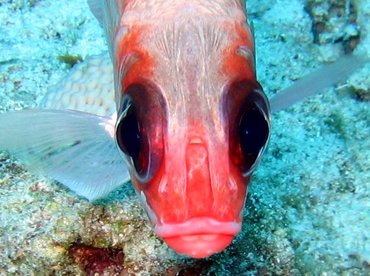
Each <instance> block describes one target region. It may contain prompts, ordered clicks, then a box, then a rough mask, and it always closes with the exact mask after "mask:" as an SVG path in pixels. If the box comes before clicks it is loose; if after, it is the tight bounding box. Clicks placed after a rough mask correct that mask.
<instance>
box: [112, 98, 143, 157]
mask: <svg viewBox="0 0 370 276" xmlns="http://www.w3.org/2000/svg"><path fill="white" fill-rule="evenodd" d="M116 139H117V144H118V146H119V148H120V149H121V150H122V151H123V152H124V153H126V154H127V155H129V156H131V158H132V159H133V161H134V164H135V163H137V160H138V158H139V154H140V148H141V133H140V125H139V121H138V118H137V114H136V110H135V107H134V105H133V103H129V104H128V106H127V107H126V110H125V114H123V116H122V118H121V120H120V122H119V124H118V126H117V130H116ZM135 161H136V162H135Z"/></svg>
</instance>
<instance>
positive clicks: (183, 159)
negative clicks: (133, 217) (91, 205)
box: [0, 0, 356, 258]
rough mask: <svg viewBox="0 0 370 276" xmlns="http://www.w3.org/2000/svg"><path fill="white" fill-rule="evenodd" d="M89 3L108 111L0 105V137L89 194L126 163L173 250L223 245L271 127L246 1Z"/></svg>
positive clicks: (105, 186) (101, 191)
mask: <svg viewBox="0 0 370 276" xmlns="http://www.w3.org/2000/svg"><path fill="white" fill-rule="evenodd" d="M89 4H90V7H91V9H92V11H93V13H94V14H95V15H96V17H97V18H98V19H99V21H100V23H101V25H102V26H103V27H104V29H105V30H106V36H107V40H108V44H109V51H110V56H111V59H112V62H113V72H114V90H115V102H116V110H117V114H114V115H113V116H112V117H104V116H97V115H93V114H88V113H83V112H77V111H60V110H29V111H20V112H13V113H7V114H2V115H1V116H0V129H2V130H4V129H6V130H7V132H6V133H5V132H3V134H2V136H1V137H0V147H1V148H3V149H8V150H10V151H12V152H13V153H14V154H16V155H17V156H18V157H20V158H21V159H23V160H25V161H26V162H28V163H29V164H31V165H32V166H34V167H36V168H42V169H43V170H44V172H45V173H46V174H48V175H49V176H51V177H53V178H54V179H56V180H58V181H60V182H61V183H63V184H64V185H66V186H67V187H69V188H70V189H72V190H73V191H75V192H77V193H78V194H80V195H83V196H85V197H87V198H88V199H90V200H93V199H96V198H99V197H102V196H104V195H106V194H107V193H109V192H110V191H112V190H113V189H114V188H116V187H118V186H120V185H122V183H123V182H124V181H125V180H126V179H127V176H128V173H129V175H130V177H131V181H132V184H133V186H134V188H135V190H136V191H137V193H138V195H139V196H140V198H141V200H142V203H143V205H144V208H145V210H146V212H147V214H148V217H149V219H150V221H151V223H152V224H153V227H154V231H155V233H156V234H157V235H158V236H159V237H160V238H162V239H163V240H164V241H165V242H166V243H167V244H168V245H169V246H170V247H172V248H173V249H174V250H175V251H176V252H178V253H181V254H185V255H188V256H191V257H194V258H204V257H208V256H210V255H212V254H214V253H217V252H220V251H222V250H224V249H225V248H226V247H227V246H228V245H229V244H230V243H231V242H232V240H233V238H234V237H235V236H236V235H237V234H238V233H239V231H240V229H241V223H242V212H243V206H244V202H245V199H246V194H247V190H248V183H249V180H250V177H251V175H252V173H253V171H254V170H255V168H256V167H257V165H258V163H259V162H260V159H261V156H262V154H263V152H264V150H265V148H266V145H267V142H268V139H269V134H270V107H269V102H268V100H267V98H266V96H265V94H264V93H263V90H262V88H261V86H260V84H259V83H258V81H257V80H256V72H255V58H254V41H253V36H252V33H251V30H250V27H249V26H248V24H247V23H246V20H247V18H246V14H245V13H246V10H245V1H242V0H214V1H205V0H176V1H174V0H171V1H169V0H157V1H147V0H126V1H123V0H106V1H97V0H90V1H89ZM351 64H352V65H353V64H354V62H353V61H352V62H351ZM353 67H356V66H352V67H351V68H353ZM332 71H333V72H335V70H332ZM333 75H334V74H333ZM340 76H341V77H343V75H340ZM97 78H99V76H97ZM308 90H310V89H308ZM311 90H312V89H311ZM279 101H280V99H279ZM288 102H289V101H288ZM291 102H292V101H290V103H291ZM277 108H278V104H277ZM50 126H53V127H52V128H51V127H50ZM24 133H27V139H23V137H24Z"/></svg>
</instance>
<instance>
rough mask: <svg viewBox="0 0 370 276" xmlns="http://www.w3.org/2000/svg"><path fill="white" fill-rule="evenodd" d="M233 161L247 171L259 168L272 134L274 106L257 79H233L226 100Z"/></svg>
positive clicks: (227, 124)
mask: <svg viewBox="0 0 370 276" xmlns="http://www.w3.org/2000/svg"><path fill="white" fill-rule="evenodd" d="M222 113H223V115H224V118H225V121H224V122H225V128H226V129H228V132H229V149H230V158H231V160H232V162H233V163H234V164H235V165H236V166H237V167H239V169H240V171H241V173H243V175H246V176H247V175H250V174H251V173H252V172H253V170H254V169H255V168H256V166H257V164H258V161H259V160H260V158H261V156H262V153H263V151H264V149H265V148H266V144H267V141H268V139H269V135H270V116H269V115H270V107H269V103H268V100H267V98H266V96H265V94H264V93H263V91H262V88H261V86H260V85H259V84H258V82H256V81H251V80H242V81H237V82H234V83H232V84H231V85H230V86H229V87H228V88H227V90H226V92H225V94H224V98H223V101H222Z"/></svg>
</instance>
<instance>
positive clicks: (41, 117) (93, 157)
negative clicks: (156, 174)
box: [0, 110, 129, 200]
mask: <svg viewBox="0 0 370 276" xmlns="http://www.w3.org/2000/svg"><path fill="white" fill-rule="evenodd" d="M113 129H114V122H112V121H111V118H110V117H100V116H96V115H92V114H89V113H83V112H78V111H60V110H22V111H16V112H9V113H4V114H0V133H1V135H0V149H3V150H8V151H10V152H11V153H13V154H14V155H15V156H16V157H18V158H19V159H20V160H21V161H23V162H24V163H25V164H26V165H28V166H29V167H30V168H31V169H34V170H36V171H39V172H41V173H42V174H45V175H48V176H50V177H51V178H53V179H56V180H57V181H59V182H61V183H62V184H64V185H65V186H67V187H68V188H70V189H71V190H73V191H74V192H76V193H77V194H79V195H82V196H84V197H86V198H87V199H89V200H94V199H97V198H100V197H103V196H105V195H107V194H108V193H109V192H110V191H112V190H114V189H115V188H117V187H118V186H120V185H121V184H123V183H124V182H126V181H128V179H129V174H128V170H127V166H126V164H125V162H124V160H123V157H122V156H120V154H119V151H118V150H117V148H116V145H115V142H114V139H113V138H112V136H113V135H112V133H113Z"/></svg>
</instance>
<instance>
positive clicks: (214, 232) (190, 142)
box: [95, 0, 269, 258]
mask: <svg viewBox="0 0 370 276" xmlns="http://www.w3.org/2000/svg"><path fill="white" fill-rule="evenodd" d="M243 4H244V3H243V1H232V0H228V1H225V0H223V1H199V0H193V1H182V0H179V1H163V0H162V1H150V2H148V1H137V0H136V1H124V2H123V1H106V2H105V6H104V7H102V9H104V13H103V14H104V16H103V18H102V19H101V23H102V25H103V26H104V27H105V30H106V35H107V37H108V39H110V41H109V42H110V53H111V56H112V59H113V64H114V73H115V93H116V96H115V98H116V103H117V112H118V113H117V118H118V121H117V124H116V133H115V138H116V140H117V143H118V146H119V148H120V149H121V151H122V152H123V153H124V158H126V160H127V163H128V164H129V171H130V176H131V180H132V183H133V185H134V187H135V189H136V191H137V193H138V194H139V195H140V197H141V199H142V202H143V205H144V207H145V209H146V211H147V213H148V215H149V218H150V220H151V222H152V224H153V225H154V230H155V232H156V234H157V235H158V236H159V237H161V238H162V239H164V241H166V242H167V243H168V244H169V245H170V246H171V247H172V248H174V249H175V250H176V251H177V252H179V253H183V254H187V255H190V256H192V257H197V258H200V257H207V256H209V255H211V254H213V253H215V252H219V251H221V250H223V249H224V248H225V247H226V246H227V245H229V244H230V242H231V241H232V239H233V237H234V236H235V235H236V234H237V233H238V232H239V231H240V228H241V218H242V215H241V214H242V210H243V206H244V202H245V197H246V191H247V186H248V182H249V178H250V175H251V172H252V169H253V168H254V167H255V164H256V163H257V162H258V159H259V156H260V155H261V153H262V151H263V149H264V147H265V145H266V142H267V138H268V132H269V107H268V103H267V100H266V98H265V97H264V95H263V93H262V90H261V88H260V86H259V84H258V83H257V81H256V79H255V71H254V52H253V51H254V49H253V38H252V35H251V32H250V29H249V27H248V25H247V24H246V16H245V6H244V5H243ZM95 13H96V14H98V13H99V12H95ZM252 94H253V95H252ZM251 95H252V96H251ZM250 96H251V97H252V98H253V97H255V98H256V99H249V97H250ZM247 105H251V107H250V108H251V109H255V110H257V112H256V116H260V120H261V121H263V124H264V126H263V127H262V128H264V130H263V131H264V133H263V134H262V136H263V137H261V139H262V140H263V141H262V143H261V146H260V147H259V148H258V149H257V150H256V152H253V153H252V155H255V156H252V157H251V159H253V160H252V161H249V163H248V164H244V163H245V160H244V159H245V156H243V154H242V153H241V152H240V148H239V147H240V141H238V140H239V139H236V140H235V139H234V138H233V136H234V135H236V136H238V133H239V130H238V128H239V123H240V122H239V121H240V120H241V117H242V116H243V115H244V114H243V113H244V112H246V110H244V109H245V108H246V106H247ZM130 132H134V133H133V134H132V135H130V134H128V133H130ZM256 135H258V134H256ZM137 137H139V138H137ZM259 138H260V137H258V139H259ZM231 147H233V148H232V149H231ZM238 150H239V151H238ZM252 167H253V168H252Z"/></svg>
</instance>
